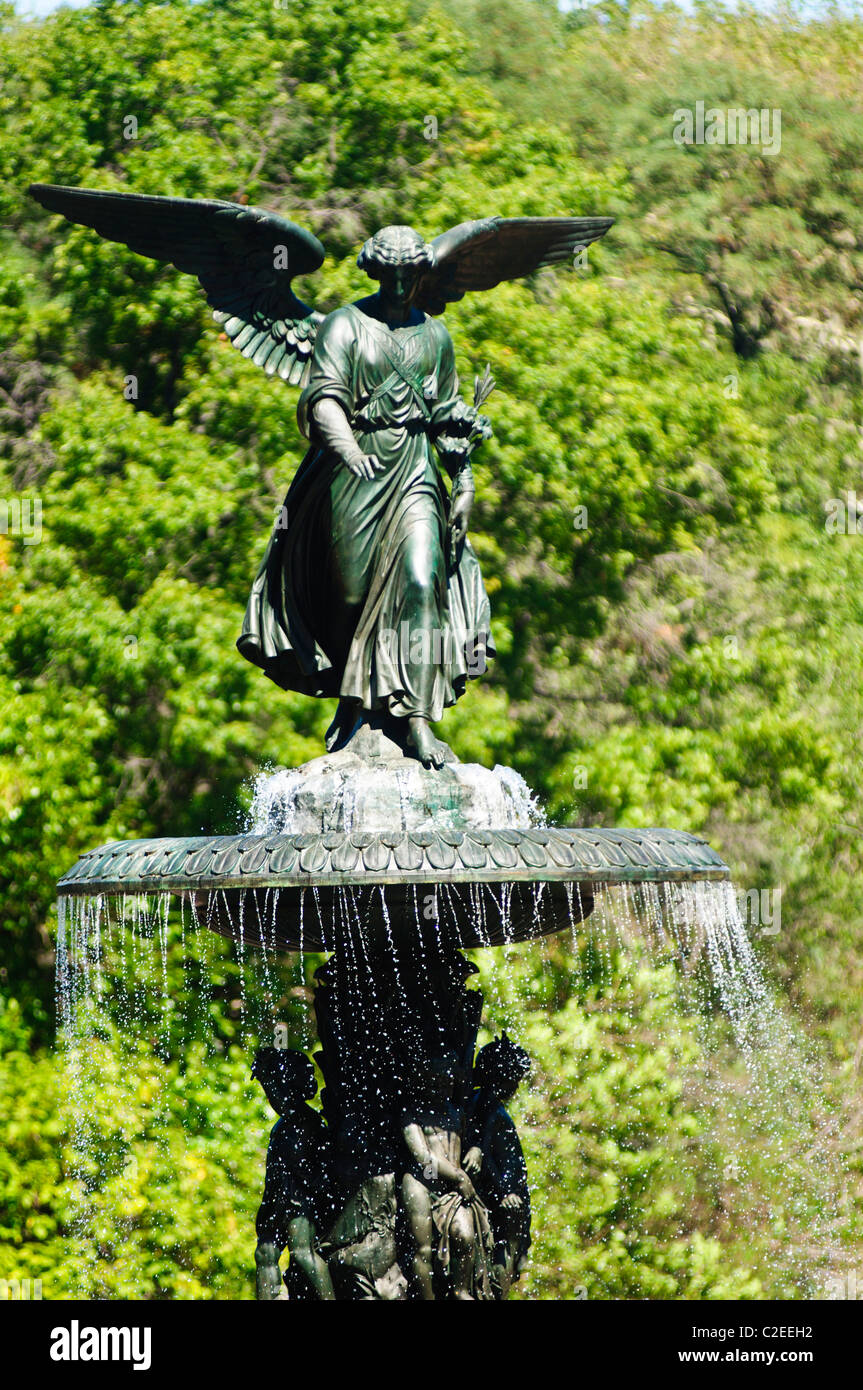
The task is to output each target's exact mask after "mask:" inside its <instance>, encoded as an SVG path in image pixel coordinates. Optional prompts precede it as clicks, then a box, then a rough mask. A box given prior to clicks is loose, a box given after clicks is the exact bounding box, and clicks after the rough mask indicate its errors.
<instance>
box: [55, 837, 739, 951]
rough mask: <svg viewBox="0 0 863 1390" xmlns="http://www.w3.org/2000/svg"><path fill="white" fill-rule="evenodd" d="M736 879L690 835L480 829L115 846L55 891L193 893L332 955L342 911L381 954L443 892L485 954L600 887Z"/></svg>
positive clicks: (86, 860)
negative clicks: (480, 909) (386, 936)
mask: <svg viewBox="0 0 863 1390" xmlns="http://www.w3.org/2000/svg"><path fill="white" fill-rule="evenodd" d="M729 877H730V871H729V869H728V866H727V865H726V864H725V863H724V862H723V860H722V859H721V858H720V856H719V855H718V854H717V853H716V851H715V850H713V849H712V848H711V846H710V845H709V844H707V843H706V842H705V841H704V840H702V839H699V837H698V836H696V835H692V834H689V833H688V832H686V831H683V830H664V829H650V830H606V829H603V828H597V829H574V828H569V827H556V826H554V827H553V826H530V827H525V828H521V829H514V828H511V827H507V828H504V829H498V830H482V829H479V828H478V827H470V828H467V829H465V830H457V829H440V830H438V831H431V830H425V829H420V830H416V829H415V830H404V829H398V830H393V831H379V832H372V831H359V830H354V831H351V832H347V831H344V830H342V831H327V832H324V833H323V834H314V833H312V832H305V833H302V834H270V835H221V836H209V837H208V836H192V837H189V838H185V839H176V838H163V839H152V840H118V841H114V842H112V843H109V844H107V845H103V846H101V847H100V848H99V849H96V850H91V851H89V852H88V853H87V854H84V855H82V857H81V858H80V859H79V860H78V862H77V863H76V864H74V865H73V866H72V868H71V869H70V870H69V871H68V872H67V873H66V874H64V876H63V878H62V879H61V880H60V882H59V884H58V892H59V893H60V894H61V895H63V896H78V895H85V896H87V897H97V896H100V895H107V896H122V895H130V894H149V893H157V894H164V893H171V894H183V895H189V896H190V897H191V899H192V901H193V903H194V904H195V906H196V907H198V908H200V909H201V910H206V914H207V925H208V926H211V927H212V928H213V929H214V930H216V931H219V932H220V933H222V934H225V935H229V936H233V937H234V938H237V939H239V938H240V937H242V939H243V940H244V941H246V942H250V943H254V942H256V941H263V942H264V944H272V945H274V946H275V947H277V948H281V949H288V950H299V949H308V950H325V951H331V950H335V949H337V947H338V945H339V941H340V937H341V936H342V934H343V933H344V931H345V930H346V928H345V926H344V925H343V923H344V921H345V920H346V919H345V917H344V913H342V914H341V915H340V911H339V903H340V902H347V903H348V904H349V909H348V910H349V913H350V917H351V919H352V920H353V921H354V922H358V923H362V924H363V928H364V934H365V935H366V936H367V938H368V940H369V942H370V943H371V944H372V945H373V946H374V944H376V943H377V942H379V941H380V939H381V936H382V933H386V932H388V931H392V932H394V933H395V934H396V935H399V934H401V932H402V931H403V926H402V924H403V923H406V922H408V921H410V923H411V925H412V926H413V925H414V924H415V923H416V921H417V920H418V919H421V918H422V917H423V916H424V915H425V914H424V913H423V911H422V907H423V903H424V902H425V901H426V900H427V898H428V897H429V896H430V894H429V893H424V892H423V889H424V888H426V889H428V890H431V889H435V888H436V887H437V886H438V885H440V884H445V885H446V886H447V902H448V909H449V911H448V917H449V918H450V919H451V921H450V922H449V927H448V929H449V930H450V933H451V935H452V937H453V944H454V945H458V946H462V947H472V946H489V945H501V944H503V943H505V942H507V941H524V940H528V939H531V938H533V937H539V936H544V935H547V934H549V933H550V932H553V931H559V930H560V929H561V928H562V927H564V926H567V925H568V924H570V922H572V921H579V920H581V919H583V918H584V917H587V916H588V915H589V913H590V911H591V910H592V907H593V896H594V893H595V892H596V891H597V890H598V889H600V888H601V887H604V886H609V885H612V884H621V883H633V884H635V883H661V882H668V881H675V880H693V879H695V880H697V879H728V878H729ZM308 890H312V892H311V893H310V892H309V891H308ZM460 890H461V891H460ZM431 896H433V895H431ZM482 902H485V904H486V908H487V910H486V911H485V913H484V921H483V922H482V926H481V927H478V925H477V913H476V910H475V909H476V907H477V906H478V905H479V904H481V903H482ZM461 904H463V906H464V911H461V910H460V905H461ZM539 905H541V907H542V910H541V911H539V910H538V906H539ZM435 915H436V914H435Z"/></svg>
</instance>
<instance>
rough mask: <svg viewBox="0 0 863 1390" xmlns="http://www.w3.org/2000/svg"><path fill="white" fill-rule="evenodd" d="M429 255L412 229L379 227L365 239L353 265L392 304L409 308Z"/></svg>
mask: <svg viewBox="0 0 863 1390" xmlns="http://www.w3.org/2000/svg"><path fill="white" fill-rule="evenodd" d="M432 264H433V252H432V249H431V247H430V246H429V245H428V243H427V242H425V241H423V239H422V237H421V236H420V234H419V232H415V231H414V229H413V227H403V226H393V227H382V228H381V230H380V231H379V232H375V234H374V236H373V237H369V240H368V241H367V242H366V244H365V246H364V247H363V249H362V251H361V252H360V254H359V255H358V256H357V265H358V266H359V268H360V270H364V271H365V272H366V274H367V275H368V276H369V277H370V278H371V279H372V280H377V281H379V283H380V287H381V293H382V294H383V295H384V297H385V298H386V299H389V300H391V301H392V302H393V303H395V304H402V305H403V304H410V302H411V300H412V299H413V297H414V295H415V294H416V291H417V287H418V285H419V282H420V280H421V279H422V277H423V275H424V274H425V272H426V271H427V270H428V268H429V267H430V266H431V265H432Z"/></svg>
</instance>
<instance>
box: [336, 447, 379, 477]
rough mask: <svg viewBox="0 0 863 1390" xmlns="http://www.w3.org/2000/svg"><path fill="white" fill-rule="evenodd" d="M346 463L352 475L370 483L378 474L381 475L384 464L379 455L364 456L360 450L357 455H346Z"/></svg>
mask: <svg viewBox="0 0 863 1390" xmlns="http://www.w3.org/2000/svg"><path fill="white" fill-rule="evenodd" d="M342 457H343V459H344V462H345V463H346V464H347V466H348V468H349V469H350V470H351V472H352V473H355V474H356V476H357V477H358V478H365V479H366V480H367V481H370V480H371V479H372V478H373V477H374V476H375V474H376V473H380V471H381V469H382V468H383V464H382V463H381V461H380V459H379V458H378V456H377V454H364V453H363V452H362V451H361V450H360V449H358V450H357V452H356V453H355V454H344V455H343V456H342Z"/></svg>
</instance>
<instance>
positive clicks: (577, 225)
mask: <svg viewBox="0 0 863 1390" xmlns="http://www.w3.org/2000/svg"><path fill="white" fill-rule="evenodd" d="M613 222H614V218H613V217H486V218H483V219H482V221H479V222H461V223H459V225H458V226H457V227H451V228H450V230H449V231H448V232H444V233H443V235H442V236H439V237H435V239H434V241H433V242H432V248H433V250H434V264H433V266H432V267H431V268H430V269H429V270H428V271H427V272H426V274H425V275H424V276H423V280H422V284H421V286H420V290H419V293H418V295H417V299H416V303H417V304H418V306H419V307H420V308H421V309H425V310H426V312H427V313H430V314H440V313H443V310H444V308H445V307H446V305H447V304H451V303H452V302H453V301H454V300H456V299H461V298H462V296H463V295H464V294H466V293H467V291H468V290H490V289H492V288H493V287H494V286H495V285H499V284H500V283H501V281H502V280H518V279H520V278H521V276H523V275H531V274H532V273H533V271H535V270H539V269H540V268H541V267H542V266H545V265H557V264H558V263H559V262H561V261H567V260H571V259H572V258H573V256H574V255H575V253H576V251H578V250H580V249H581V248H582V247H584V246H588V245H589V244H590V242H592V241H597V240H598V239H599V237H601V236H605V233H606V232H607V231H608V229H609V227H610V226H611V225H612V223H613Z"/></svg>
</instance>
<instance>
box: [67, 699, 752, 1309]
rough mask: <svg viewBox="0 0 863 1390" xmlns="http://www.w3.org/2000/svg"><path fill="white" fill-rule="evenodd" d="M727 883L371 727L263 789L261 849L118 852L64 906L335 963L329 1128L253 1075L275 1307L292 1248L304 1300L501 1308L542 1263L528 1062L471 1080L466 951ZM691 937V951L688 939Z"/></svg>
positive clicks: (81, 871)
mask: <svg viewBox="0 0 863 1390" xmlns="http://www.w3.org/2000/svg"><path fill="white" fill-rule="evenodd" d="M253 823H254V822H253ZM728 878H729V871H728V868H727V866H726V865H725V864H724V863H723V862H722V860H721V859H720V858H719V856H718V855H717V854H716V853H715V852H714V851H713V850H712V849H711V848H710V846H709V845H707V844H706V843H705V842H704V841H703V840H700V839H698V838H697V837H696V836H694V835H690V834H687V833H685V832H682V831H671V830H640V831H635V830H628V831H627V830H606V829H592V830H587V829H580V830H578V829H569V828H561V827H554V826H547V825H543V824H541V823H540V817H539V815H538V814H537V812H536V810H535V808H534V807H533V805H532V804H531V801H530V799H529V797H528V796H527V795H523V796H521V797H517V796H514V795H513V781H512V776H511V775H510V776H502V775H501V771H500V770H498V771H496V772H490V771H489V770H488V769H486V768H482V767H478V766H475V765H471V764H467V765H463V764H461V763H457V762H448V763H446V764H445V765H444V767H443V768H441V769H426V768H423V767H422V766H421V765H420V764H419V763H418V762H417V761H416V760H415V759H412V758H410V757H408V756H407V755H406V754H405V752H404V750H403V749H402V748H400V747H399V746H398V745H397V744H396V743H395V742H394V741H393V740H391V739H390V738H388V737H387V735H386V734H385V732H384V731H383V730H381V729H374V728H372V727H370V726H369V725H364V726H363V728H362V729H361V730H360V731H359V732H358V733H357V734H356V735H355V736H354V737H353V739H351V741H350V742H349V743H348V744H347V746H346V747H345V748H343V749H341V750H339V751H337V752H335V753H331V754H327V755H326V756H324V757H321V758H317V759H315V760H314V761H312V762H310V763H307V764H306V765H305V766H304V767H301V768H298V769H296V770H295V771H293V772H291V773H288V774H284V773H282V774H276V775H275V776H274V777H272V778H270V779H269V780H268V781H267V782H264V783H263V784H262V785H261V786H259V792H258V797H257V823H254V831H253V833H250V834H245V835H228V836H214V837H195V838H191V839H158V840H137V841H122V842H115V843H112V844H108V845H105V846H103V847H101V848H100V849H97V850H94V851H92V852H90V853H89V854H85V855H84V856H82V858H81V859H79V861H78V862H77V864H75V865H74V866H73V867H72V868H71V869H70V870H69V872H68V873H66V874H65V875H64V876H63V878H62V879H61V880H60V883H59V885H58V891H59V893H60V896H61V901H63V900H72V904H73V905H74V904H75V902H76V900H77V903H78V905H79V906H83V905H84V904H85V903H87V902H90V903H92V902H93V901H94V900H95V901H96V902H99V901H100V900H101V901H107V902H110V901H112V900H113V901H114V902H116V903H129V902H132V901H134V899H135V897H136V896H137V895H142V894H143V895H151V896H153V897H154V898H155V899H156V900H162V901H165V902H166V903H167V901H168V900H169V899H170V898H172V897H174V898H177V899H179V900H180V901H183V902H185V903H186V904H188V906H189V909H190V913H191V915H192V916H193V917H194V918H195V919H196V920H197V921H198V922H199V923H203V924H205V925H206V927H207V928H208V929H209V930H212V931H215V932H218V933H220V934H222V935H225V936H229V937H231V938H232V939H233V940H234V941H235V942H237V944H238V946H240V947H241V949H243V950H245V949H246V948H250V947H254V948H258V949H259V950H261V951H263V952H264V953H265V954H266V953H267V952H269V953H274V952H278V951H300V952H304V951H305V952H316V953H317V952H327V953H329V955H330V958H329V960H328V962H327V963H326V965H325V966H324V967H322V968H321V969H320V970H319V971H318V972H317V989H316V998H315V1018H316V1026H317V1035H318V1040H319V1049H320V1050H319V1051H318V1053H317V1054H316V1061H317V1062H318V1064H319V1067H320V1070H321V1073H322V1074H323V1077H324V1082H325V1089H324V1091H323V1094H322V1111H321V1113H322V1115H323V1118H324V1121H325V1124H324V1123H321V1120H320V1115H319V1114H318V1112H316V1111H313V1110H311V1109H310V1108H309V1107H308V1106H307V1105H306V1104H305V1102H306V1101H307V1100H308V1099H310V1097H311V1096H312V1095H313V1094H314V1082H313V1080H312V1069H311V1067H310V1065H309V1064H308V1062H307V1059H306V1058H305V1057H304V1056H303V1055H302V1054H299V1053H297V1052H294V1051H288V1050H285V1051H280V1049H278V1048H272V1049H262V1050H261V1051H260V1052H259V1053H258V1055H257V1058H256V1063H255V1074H256V1075H257V1076H258V1077H259V1079H260V1080H261V1082H262V1084H263V1085H264V1088H265V1090H266V1092H267V1095H268V1097H269V1098H270V1099H271V1103H272V1104H273V1106H274V1108H275V1109H276V1110H277V1111H278V1112H279V1113H280V1114H282V1116H283V1119H282V1121H281V1125H280V1126H277V1129H276V1131H274V1140H273V1141H271V1150H270V1158H269V1160H268V1174H267V1185H266V1190H265V1195H264V1202H263V1204H262V1208H261V1213H260V1214H259V1218H258V1234H259V1245H258V1259H259V1273H258V1289H259V1294H260V1296H261V1297H264V1298H267V1297H276V1296H277V1294H278V1291H279V1286H280V1285H279V1274H278V1259H279V1256H280V1255H281V1252H282V1250H283V1249H284V1248H285V1247H286V1246H287V1247H289V1248H290V1250H291V1262H290V1265H289V1276H288V1285H289V1289H290V1295H291V1296H292V1297H294V1298H308V1297H328V1298H333V1297H335V1298H368V1297H373V1298H404V1297H406V1296H407V1295H408V1292H409V1290H410V1289H412V1288H413V1289H420V1290H423V1291H424V1292H425V1293H426V1294H427V1296H429V1297H432V1296H438V1297H441V1296H442V1297H446V1296H453V1297H456V1296H459V1295H462V1294H463V1295H466V1296H472V1297H492V1296H494V1297H502V1296H504V1295H505V1294H506V1292H507V1290H508V1288H509V1286H510V1284H511V1282H512V1280H513V1279H514V1278H517V1276H518V1274H519V1272H520V1269H521V1267H522V1265H523V1262H524V1257H525V1253H526V1250H527V1245H528V1243H529V1199H528V1197H527V1183H526V1177H525V1175H524V1173H523V1162H522V1161H521V1160H520V1153H521V1151H520V1148H519V1146H518V1140H517V1137H516V1135H515V1131H514V1129H513V1128H512V1125H511V1121H508V1117H507V1116H506V1112H505V1110H504V1109H503V1102H504V1101H506V1099H507V1098H508V1097H509V1095H511V1094H512V1092H514V1090H515V1087H516V1085H517V1084H518V1080H519V1072H520V1070H521V1069H523V1068H524V1067H525V1066H526V1065H527V1059H526V1058H524V1057H523V1055H522V1054H521V1053H520V1049H518V1048H516V1047H515V1045H514V1044H508V1040H505V1039H504V1040H498V1042H497V1043H496V1044H491V1045H490V1047H491V1052H489V1051H488V1049H482V1050H481V1051H480V1053H479V1056H478V1058H477V1060H476V1063H475V1062H474V1058H475V1053H476V1042H477V1032H478V1029H479V1026H480V1020H481V1013H482V996H481V994H480V993H479V991H478V990H476V989H468V988H467V984H466V982H467V980H468V978H469V976H470V974H471V973H473V972H474V971H475V969H476V967H475V966H473V965H472V964H471V963H470V961H469V960H468V959H467V958H466V957H465V956H464V955H463V954H462V951H463V950H464V949H468V948H477V947H497V946H502V945H507V944H511V943H514V942H519V941H526V940H529V939H532V938H536V937H541V936H544V935H546V934H549V933H552V932H557V931H561V930H563V929H572V928H573V927H576V926H577V925H578V924H579V923H581V922H583V921H584V920H585V919H586V918H588V917H589V915H590V914H591V912H592V910H593V906H594V900H595V897H596V896H597V895H598V894H600V893H603V892H606V891H607V890H608V889H610V888H611V887H613V886H616V885H629V886H630V887H631V889H632V891H633V892H638V891H639V890H644V891H649V890H651V889H652V890H653V891H654V892H655V891H657V886H658V885H666V887H667V888H668V889H670V888H671V886H672V885H674V884H679V883H681V882H683V883H687V884H692V883H695V882H704V883H706V884H710V883H714V884H719V885H722V884H725V883H727V881H728ZM67 915H68V916H69V917H70V918H73V917H74V911H70V910H68V905H67V910H66V911H64V919H65V917H66V916H67ZM86 917H87V914H86V913H82V915H81V916H80V918H79V919H78V920H79V921H81V922H83V921H84V920H85V919H86ZM90 920H93V916H92V913H91V914H90ZM677 926H678V927H679V928H682V929H684V930H688V931H689V932H690V938H691V940H690V946H692V945H693V944H694V941H695V936H694V934H693V930H694V927H695V924H694V923H692V922H688V923H687V922H685V921H684V922H678V923H677ZM77 950H78V951H79V952H85V951H86V931H85V932H84V933H83V935H82V937H81V940H80V942H79V944H78V946H77ZM298 1060H300V1061H301V1063H302V1064H301V1065H300V1066H299V1068H298ZM477 1078H482V1080H483V1082H484V1084H482V1085H480V1087H479V1088H477V1086H476V1081H477ZM487 1112H488V1113H487ZM489 1113H490V1115H491V1119H490V1118H489ZM483 1118H484V1123H481V1121H482V1120H483ZM496 1129H500V1130H502V1138H501V1137H498V1141H497V1142H498V1143H499V1146H500V1147H501V1155H500V1156H498V1155H496V1154H495V1137H494V1136H495V1132H496ZM486 1131H488V1132H489V1133H490V1135H491V1137H490V1138H487V1139H484V1138H483V1135H484V1133H485V1132H486ZM289 1136H290V1139H291V1143H292V1144H293V1146H294V1149H293V1150H291V1151H290V1152H288V1153H287V1154H286V1153H284V1152H283V1149H284V1148H285V1145H286V1143H287V1140H288V1137H289ZM458 1146H461V1148H462V1150H463V1153H464V1154H465V1155H467V1154H469V1153H470V1151H471V1149H474V1150H479V1152H480V1153H482V1154H483V1158H484V1160H485V1164H483V1163H480V1166H479V1169H478V1171H476V1173H475V1174H473V1176H475V1182H474V1181H473V1176H472V1173H471V1168H472V1165H471V1164H467V1168H466V1169H460V1166H459V1163H458V1161H457V1160H456V1161H453V1151H454V1149H455V1148H457V1147H458ZM484 1146H485V1147H484ZM488 1147H490V1149H491V1152H488V1153H487V1152H486V1148H488ZM448 1159H449V1163H448ZM483 1167H485V1169H486V1171H485V1172H484V1171H483ZM500 1169H503V1171H504V1172H508V1173H510V1174H511V1176H510V1179H509V1182H508V1183H504V1186H507V1187H511V1188H514V1189H515V1195H516V1196H517V1197H519V1199H520V1202H521V1206H520V1207H519V1208H516V1209H515V1212H514V1213H513V1212H510V1211H508V1210H507V1209H506V1208H504V1207H503V1206H502V1204H501V1203H502V1198H504V1197H508V1196H510V1195H511V1194H510V1192H509V1191H507V1192H500V1191H499V1190H497V1191H496V1190H495V1180H494V1178H493V1177H492V1174H497V1173H498V1171H499V1170H500ZM458 1171H462V1172H466V1173H467V1178H468V1182H469V1187H468V1188H467V1189H466V1193H467V1195H466V1197H465V1198H464V1199H463V1198H462V1196H460V1195H459V1189H458V1188H457V1187H455V1186H454V1184H455V1182H456V1181H457V1179H456V1177H455V1176H454V1174H455V1173H457V1172H458ZM406 1186H407V1189H409V1190H405V1189H406ZM498 1186H499V1183H498ZM427 1192H430V1193H431V1199H432V1200H433V1202H434V1203H435V1204H436V1209H437V1207H444V1208H445V1206H446V1203H447V1200H448V1199H450V1198H451V1199H452V1201H451V1203H450V1204H451V1205H454V1210H453V1211H452V1212H448V1211H446V1210H444V1213H443V1215H438V1216H437V1220H438V1223H439V1224H442V1223H445V1222H446V1221H447V1220H449V1221H450V1225H448V1226H447V1227H446V1232H447V1247H446V1248H447V1256H446V1258H445V1259H444V1260H443V1261H437V1262H436V1261H435V1260H432V1259H430V1257H429V1255H428V1253H426V1254H425V1255H424V1256H423V1257H422V1258H420V1257H418V1256H416V1255H412V1254H411V1242H412V1240H413V1245H414V1247H416V1248H417V1249H420V1248H423V1249H425V1248H427V1246H428V1242H427V1241H426V1242H425V1245H423V1243H422V1242H420V1241H419V1240H418V1239H417V1238H416V1235H415V1232H413V1230H412V1223H413V1224H414V1225H416V1226H417V1228H418V1229H419V1228H421V1226H422V1222H423V1219H424V1218H423V1210H422V1207H423V1200H424V1199H423V1193H427ZM475 1194H476V1195H475ZM425 1200H426V1201H427V1202H428V1200H429V1199H428V1198H427V1197H426V1199H425ZM294 1210H296V1212H297V1213H298V1215H296V1216H295V1217H294V1222H295V1223H297V1225H296V1229H294V1227H293V1226H292V1222H291V1221H290V1220H288V1219H287V1216H286V1212H291V1211H294ZM405 1213H407V1219H406V1217H405ZM462 1213H463V1214H464V1215H462V1220H461V1225H460V1224H459V1217H460V1214H462ZM425 1220H426V1223H428V1221H429V1220H430V1216H429V1215H428V1214H426V1216H425ZM452 1222H455V1225H454V1228H453V1229H452V1230H451V1229H450V1227H451V1225H452ZM450 1237H451V1239H450ZM459 1241H461V1246H460V1245H459ZM460 1249H461V1256H460V1255H459V1250H460ZM465 1252H466V1253H465ZM436 1264H439V1265H440V1266H441V1267H440V1268H437V1267H436Z"/></svg>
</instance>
